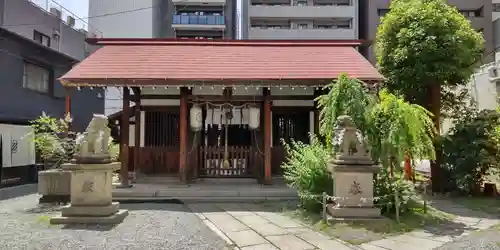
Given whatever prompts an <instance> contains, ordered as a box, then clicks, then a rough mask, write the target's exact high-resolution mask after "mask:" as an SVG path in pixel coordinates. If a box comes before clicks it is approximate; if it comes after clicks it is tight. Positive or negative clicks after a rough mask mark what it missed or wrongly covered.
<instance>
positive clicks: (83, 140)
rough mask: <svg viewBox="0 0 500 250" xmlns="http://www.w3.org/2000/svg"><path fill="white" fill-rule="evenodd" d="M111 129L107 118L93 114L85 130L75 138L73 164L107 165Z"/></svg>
mask: <svg viewBox="0 0 500 250" xmlns="http://www.w3.org/2000/svg"><path fill="white" fill-rule="evenodd" d="M110 139H111V129H110V128H109V127H108V117H106V116H104V115H97V114H94V117H93V118H92V120H91V121H90V123H89V125H88V126H87V129H86V130H85V132H83V133H82V134H78V135H77V137H76V147H77V153H76V155H75V163H84V164H85V163H87V164H96V163H109V162H111V156H110V154H109V148H108V145H109V140H110Z"/></svg>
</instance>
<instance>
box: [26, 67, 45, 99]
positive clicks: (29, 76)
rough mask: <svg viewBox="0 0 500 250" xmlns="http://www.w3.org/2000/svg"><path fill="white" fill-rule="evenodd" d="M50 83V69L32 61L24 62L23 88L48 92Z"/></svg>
mask: <svg viewBox="0 0 500 250" xmlns="http://www.w3.org/2000/svg"><path fill="white" fill-rule="evenodd" d="M49 85H50V70H48V69H46V68H43V67H40V66H38V65H35V64H32V63H28V62H25V63H24V75H23V88H26V89H31V90H34V91H37V92H42V93H48V92H49Z"/></svg>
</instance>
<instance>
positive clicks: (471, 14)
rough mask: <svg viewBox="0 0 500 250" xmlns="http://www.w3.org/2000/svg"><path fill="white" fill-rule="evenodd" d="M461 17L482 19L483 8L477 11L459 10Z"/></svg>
mask: <svg viewBox="0 0 500 250" xmlns="http://www.w3.org/2000/svg"><path fill="white" fill-rule="evenodd" d="M458 12H460V13H461V14H462V15H464V16H465V17H482V16H483V7H481V8H479V9H477V10H459V11H458Z"/></svg>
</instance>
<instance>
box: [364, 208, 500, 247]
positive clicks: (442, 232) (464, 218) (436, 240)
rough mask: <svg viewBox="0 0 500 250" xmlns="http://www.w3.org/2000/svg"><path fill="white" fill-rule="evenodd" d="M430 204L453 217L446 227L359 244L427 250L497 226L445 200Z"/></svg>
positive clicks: (494, 219) (494, 220) (496, 220)
mask: <svg viewBox="0 0 500 250" xmlns="http://www.w3.org/2000/svg"><path fill="white" fill-rule="evenodd" d="M430 203H431V205H432V206H433V207H435V208H437V209H439V210H441V211H444V212H447V213H450V214H454V215H455V219H454V220H453V221H452V222H451V223H448V224H445V225H442V226H436V227H429V228H425V229H423V230H418V231H413V232H409V233H406V234H403V235H399V236H394V237H388V238H386V239H383V240H376V241H372V242H369V243H365V244H362V245H361V246H360V247H361V249H365V250H390V249H394V250H396V249H397V250H399V249H405V250H431V249H435V248H438V247H440V246H443V245H445V244H446V243H449V242H453V241H456V240H458V239H460V238H462V237H466V236H468V235H470V234H471V233H472V232H474V231H477V230H484V229H487V228H490V227H492V226H494V225H497V224H499V223H500V219H499V218H498V217H494V216H491V215H488V214H486V213H482V212H478V211H473V210H470V209H467V208H465V207H463V206H460V205H458V204H454V203H452V202H451V201H449V200H440V199H434V200H432V201H430Z"/></svg>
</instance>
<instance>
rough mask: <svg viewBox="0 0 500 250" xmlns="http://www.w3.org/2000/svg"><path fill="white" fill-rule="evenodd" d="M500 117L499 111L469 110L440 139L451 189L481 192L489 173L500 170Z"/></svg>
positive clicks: (464, 191) (444, 168)
mask: <svg viewBox="0 0 500 250" xmlns="http://www.w3.org/2000/svg"><path fill="white" fill-rule="evenodd" d="M499 119H500V115H499V113H498V112H496V111H492V110H483V111H481V112H477V111H475V110H474V109H469V110H466V111H464V112H463V113H462V115H461V117H459V119H456V120H455V124H454V126H453V127H452V128H451V129H450V131H449V132H448V134H447V135H446V136H444V137H443V138H442V139H441V145H442V149H443V165H442V168H443V170H444V171H445V174H446V175H447V176H448V177H449V178H447V179H448V181H449V182H448V185H451V187H450V188H451V189H454V190H459V191H460V192H463V193H469V194H474V193H479V192H480V190H481V186H482V184H483V182H484V178H485V177H486V176H487V175H488V174H493V175H497V174H498V170H499V169H500V145H499V143H498V140H497V138H496V132H497V129H498V126H499V124H500V122H499Z"/></svg>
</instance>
